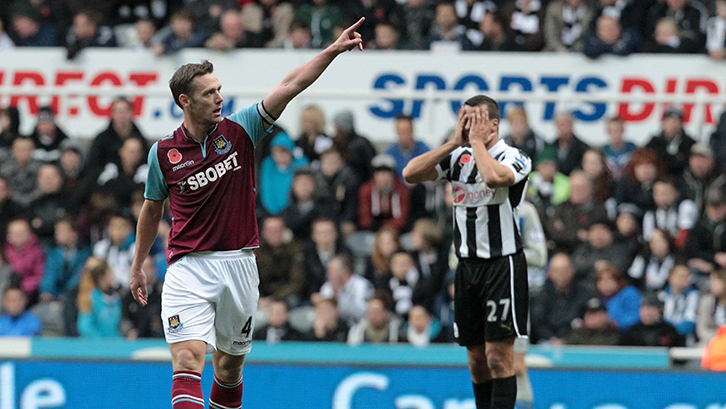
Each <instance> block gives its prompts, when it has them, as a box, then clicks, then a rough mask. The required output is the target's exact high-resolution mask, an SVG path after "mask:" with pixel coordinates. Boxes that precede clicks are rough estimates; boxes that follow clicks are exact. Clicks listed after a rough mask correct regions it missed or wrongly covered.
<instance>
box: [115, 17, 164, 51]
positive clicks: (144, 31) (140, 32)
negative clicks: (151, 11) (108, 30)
mask: <svg viewBox="0 0 726 409" xmlns="http://www.w3.org/2000/svg"><path fill="white" fill-rule="evenodd" d="M126 34H127V38H125V39H123V43H122V44H120V45H122V46H124V47H126V48H129V49H132V50H143V49H151V48H153V47H154V41H155V37H156V24H154V20H152V19H150V18H148V17H142V18H139V19H138V20H136V22H135V23H134V25H133V28H131V29H129V30H127V32H126ZM121 41H122V39H119V43H121Z"/></svg>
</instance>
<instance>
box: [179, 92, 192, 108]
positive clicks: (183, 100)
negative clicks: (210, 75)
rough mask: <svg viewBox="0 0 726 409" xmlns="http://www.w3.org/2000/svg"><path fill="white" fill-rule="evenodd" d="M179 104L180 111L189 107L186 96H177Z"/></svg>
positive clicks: (188, 99)
mask: <svg viewBox="0 0 726 409" xmlns="http://www.w3.org/2000/svg"><path fill="white" fill-rule="evenodd" d="M179 103H180V104H181V106H182V110H183V109H184V108H186V107H188V106H189V104H190V98H189V96H188V95H187V94H180V95H179Z"/></svg>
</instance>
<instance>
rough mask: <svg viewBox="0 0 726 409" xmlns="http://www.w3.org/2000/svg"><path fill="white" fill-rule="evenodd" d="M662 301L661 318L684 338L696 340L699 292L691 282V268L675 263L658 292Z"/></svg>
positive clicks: (688, 342)
mask: <svg viewBox="0 0 726 409" xmlns="http://www.w3.org/2000/svg"><path fill="white" fill-rule="evenodd" d="M658 298H659V299H660V300H661V301H663V304H664V308H663V319H664V320H665V321H666V322H667V323H669V324H671V325H673V326H674V327H675V328H676V330H678V333H679V334H681V336H683V337H684V338H685V340H686V345H688V346H693V345H694V344H695V342H696V314H697V312H698V300H699V293H698V290H696V289H695V288H694V287H693V285H692V283H691V270H690V269H689V268H688V266H687V265H685V264H676V266H675V267H673V269H672V270H671V272H670V275H669V276H668V285H667V286H666V288H665V289H664V290H663V291H661V292H660V293H659V294H658Z"/></svg>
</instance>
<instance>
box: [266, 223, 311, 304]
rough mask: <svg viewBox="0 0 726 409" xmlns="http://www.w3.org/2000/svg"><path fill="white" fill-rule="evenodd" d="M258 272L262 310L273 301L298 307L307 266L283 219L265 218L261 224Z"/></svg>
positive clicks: (300, 249) (303, 287)
mask: <svg viewBox="0 0 726 409" xmlns="http://www.w3.org/2000/svg"><path fill="white" fill-rule="evenodd" d="M261 233H262V234H261V235H260V247H259V249H257V250H256V251H255V253H256V254H257V269H258V271H259V276H260V284H259V291H260V300H259V303H258V305H259V306H260V307H261V308H265V307H267V306H268V305H269V304H270V303H271V302H272V301H273V300H280V301H285V302H287V304H288V305H290V306H298V305H300V303H301V302H302V300H301V299H300V297H301V296H302V295H303V292H304V289H305V264H304V256H303V252H302V248H301V247H300V245H299V244H298V243H297V242H296V241H294V240H290V239H289V238H288V237H286V235H287V227H286V226H285V221H284V220H283V218H282V217H275V216H271V217H266V218H265V219H264V220H263V222H262V229H261Z"/></svg>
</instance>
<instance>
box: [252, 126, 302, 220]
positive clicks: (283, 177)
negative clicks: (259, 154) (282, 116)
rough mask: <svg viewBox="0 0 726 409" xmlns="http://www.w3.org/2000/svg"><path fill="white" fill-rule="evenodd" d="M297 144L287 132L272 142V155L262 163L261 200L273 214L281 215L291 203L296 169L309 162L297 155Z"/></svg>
mask: <svg viewBox="0 0 726 409" xmlns="http://www.w3.org/2000/svg"><path fill="white" fill-rule="evenodd" d="M294 150H295V144H294V143H293V142H292V140H290V137H289V136H288V135H287V133H285V132H281V133H279V134H277V136H275V137H274V139H272V141H271V142H270V156H268V157H266V158H265V159H263V160H262V164H261V165H260V187H259V195H260V202H261V203H262V207H263V208H264V210H265V211H266V212H267V213H269V214H271V215H279V214H280V213H281V212H282V210H283V209H285V207H287V205H288V204H290V188H291V187H292V179H293V175H294V174H295V170H296V169H298V168H300V167H302V166H305V165H307V164H308V160H307V159H306V158H304V157H295V155H294Z"/></svg>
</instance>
